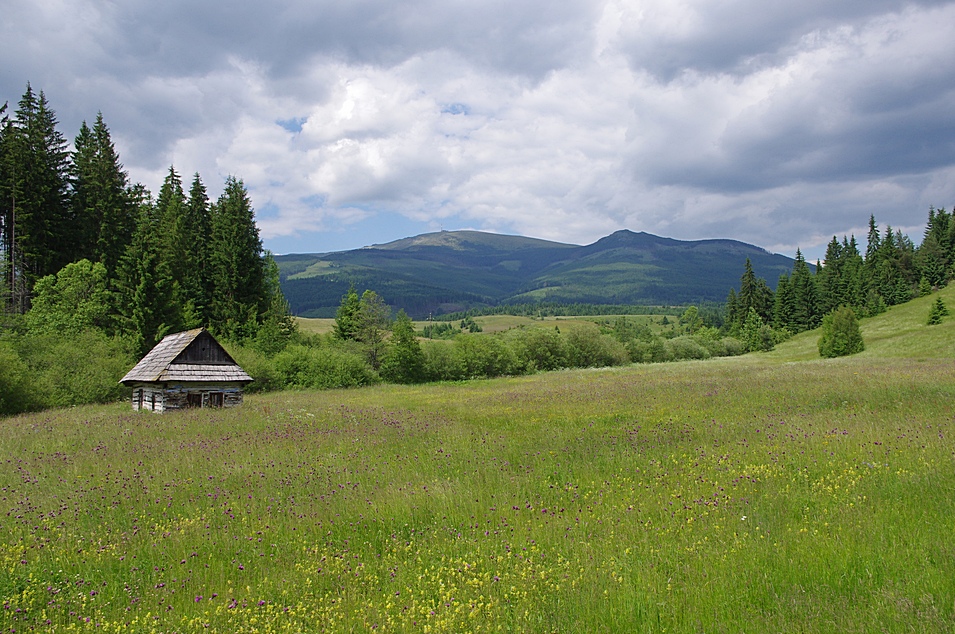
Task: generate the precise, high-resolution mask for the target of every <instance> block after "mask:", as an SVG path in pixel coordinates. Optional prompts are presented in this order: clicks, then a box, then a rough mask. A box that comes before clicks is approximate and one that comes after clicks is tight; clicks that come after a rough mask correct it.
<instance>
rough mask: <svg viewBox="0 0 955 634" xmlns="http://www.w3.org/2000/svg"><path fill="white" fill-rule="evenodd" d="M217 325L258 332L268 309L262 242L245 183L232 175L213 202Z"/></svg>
mask: <svg viewBox="0 0 955 634" xmlns="http://www.w3.org/2000/svg"><path fill="white" fill-rule="evenodd" d="M211 217H212V245H211V247H212V248H211V254H210V261H211V265H212V266H211V269H212V271H211V273H212V275H211V279H212V284H213V288H214V295H213V300H212V306H211V308H212V316H213V324H212V326H213V328H215V329H217V330H218V331H219V332H220V333H221V334H223V335H224V336H226V337H229V338H232V339H237V340H241V339H245V338H248V337H251V336H254V334H255V332H256V330H257V328H258V324H259V320H260V318H261V316H262V315H264V314H265V312H266V311H267V310H268V304H269V301H270V298H269V297H267V294H266V292H265V291H266V289H265V271H264V262H263V259H262V241H261V239H260V238H259V229H258V227H256V225H255V213H254V211H253V209H252V203H251V201H250V200H249V196H248V193H247V192H246V189H245V185H244V184H243V183H242V181H241V180H238V179H236V178H235V177H234V176H229V177H228V178H227V179H226V185H225V190H224V191H223V192H222V195H221V196H220V197H219V199H218V201H216V203H215V205H213V207H212V210H211Z"/></svg>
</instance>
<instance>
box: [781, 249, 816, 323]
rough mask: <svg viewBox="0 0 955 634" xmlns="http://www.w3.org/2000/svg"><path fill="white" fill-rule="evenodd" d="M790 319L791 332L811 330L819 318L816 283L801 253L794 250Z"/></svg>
mask: <svg viewBox="0 0 955 634" xmlns="http://www.w3.org/2000/svg"><path fill="white" fill-rule="evenodd" d="M790 288H791V290H792V305H793V310H792V319H791V320H790V322H789V325H790V327H791V328H790V329H791V330H792V331H793V332H803V331H804V330H812V329H813V328H815V327H816V326H818V325H819V321H820V316H819V311H818V307H817V300H816V281H815V280H814V279H813V276H812V272H811V271H810V270H809V265H808V264H806V260H805V258H803V255H802V252H801V251H800V250H799V249H796V261H795V263H794V264H793V273H792V278H791V279H790Z"/></svg>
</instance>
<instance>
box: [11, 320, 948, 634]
mask: <svg viewBox="0 0 955 634" xmlns="http://www.w3.org/2000/svg"><path fill="white" fill-rule="evenodd" d="M917 312H918V311H913V313H912V316H913V318H914V317H915V316H916V313H917ZM892 314H893V313H890V315H889V316H887V317H886V319H889V318H891V317H892ZM925 314H926V315H927V308H926V311H925ZM876 319H881V318H876ZM878 325H879V322H878V321H876V320H866V321H864V322H863V333H864V335H865V334H866V332H867V331H866V329H867V328H868V329H870V330H869V331H868V337H867V340H866V343H867V346H868V348H867V351H866V352H865V353H863V354H861V355H856V356H854V357H849V358H843V359H838V360H833V361H821V360H812V361H804V362H800V363H792V362H790V361H789V359H791V358H793V357H799V356H800V355H801V354H802V352H801V351H800V350H801V348H800V346H803V345H804V344H802V343H800V340H799V338H798V337H797V338H795V339H794V340H793V341H791V342H787V343H786V344H783V345H781V346H779V348H778V349H777V351H776V352H774V353H770V354H761V355H748V356H747V357H740V358H731V359H721V360H711V361H705V362H685V363H674V364H665V365H653V366H633V367H628V368H616V369H613V370H587V371H562V372H552V373H546V374H540V375H536V376H533V377H523V378H511V379H498V380H492V381H473V382H466V383H456V384H444V385H428V386H413V387H400V386H381V385H380V386H375V387H371V388H363V389H361V390H348V391H325V392H294V393H275V394H268V395H253V396H250V397H248V398H247V400H246V404H245V405H244V406H243V407H242V408H240V409H236V410H228V411H227V410H220V411H210V410H204V411H190V412H185V413H179V414H174V415H164V416H155V415H150V414H143V415H137V414H134V413H132V412H128V411H126V409H125V407H121V406H111V407H83V408H76V409H72V410H60V411H50V412H44V413H41V414H37V415H31V416H20V417H15V418H9V419H5V420H3V421H2V424H3V426H4V432H5V433H4V434H3V435H2V436H0V460H2V463H3V466H4V469H3V470H2V471H0V601H2V603H3V605H2V608H3V609H2V610H0V629H3V630H4V631H10V630H14V629H15V630H17V631H30V630H31V629H32V630H34V631H54V632H69V631H86V630H89V631H103V632H119V631H129V632H150V631H156V632H172V631H180V632H182V631H210V632H253V631H257V632H284V631H288V632H302V631H367V630H372V629H374V630H376V631H377V630H380V631H402V632H405V631H407V632H415V631H421V632H463V631H533V632H553V631H557V632H594V631H608V632H609V631H627V632H631V631H632V632H661V631H678V632H697V631H705V632H767V631H785V632H872V631H887V632H910V631H922V632H932V631H951V630H952V629H953V628H955V550H953V545H952V544H953V541H952V535H953V532H952V526H953V525H952V518H953V517H955V496H953V492H955V420H953V419H955V416H953V410H952V403H953V402H955V364H953V362H952V359H951V358H950V357H949V356H948V355H947V353H946V352H945V350H947V349H948V348H947V347H946V346H950V344H951V341H952V339H951V337H952V333H951V330H946V328H950V327H951V326H949V325H946V324H943V325H942V326H933V327H925V328H923V329H916V328H914V326H913V329H912V332H910V333H909V334H908V335H907V336H906V337H903V338H901V339H900V338H898V337H895V339H896V341H895V343H894V344H891V347H892V349H897V348H898V347H899V346H904V345H909V346H912V348H911V349H924V350H927V351H931V350H935V351H936V352H935V354H931V355H930V354H926V355H924V356H915V357H909V358H906V357H901V356H894V357H893V356H891V355H889V354H883V355H879V354H878V350H879V344H878V341H877V339H878V337H877V336H876V334H875V333H876V332H877V328H878ZM870 338H871V339H872V340H873V341H870ZM887 338H888V335H887ZM919 338H926V339H931V338H934V339H935V340H936V341H935V345H934V346H929V345H927V344H924V343H915V342H913V341H912V340H913V339H919ZM903 340H904V341H903ZM905 342H908V343H905ZM813 343H814V342H813ZM886 345H890V344H886ZM787 346H788V352H787ZM787 355H789V356H788V357H787Z"/></svg>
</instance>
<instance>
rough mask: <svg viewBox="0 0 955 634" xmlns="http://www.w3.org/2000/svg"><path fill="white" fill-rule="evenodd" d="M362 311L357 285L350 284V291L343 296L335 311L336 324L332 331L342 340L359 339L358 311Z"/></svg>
mask: <svg viewBox="0 0 955 634" xmlns="http://www.w3.org/2000/svg"><path fill="white" fill-rule="evenodd" d="M359 311H361V298H360V297H358V291H356V290H355V285H354V284H350V285H349V286H348V292H346V293H345V294H344V295H343V296H342V301H341V303H340V304H339V306H338V310H337V311H335V325H334V326H333V327H332V333H333V334H334V335H335V337H337V338H338V339H341V340H342V341H348V340H353V341H357V340H358V327H359V323H358V313H359Z"/></svg>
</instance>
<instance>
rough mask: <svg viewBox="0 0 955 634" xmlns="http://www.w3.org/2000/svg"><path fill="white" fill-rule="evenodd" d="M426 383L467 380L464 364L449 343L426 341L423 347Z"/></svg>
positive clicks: (452, 345)
mask: <svg viewBox="0 0 955 634" xmlns="http://www.w3.org/2000/svg"><path fill="white" fill-rule="evenodd" d="M421 354H422V356H423V357H424V376H425V380H426V381H460V380H461V379H464V378H465V370H464V363H463V359H462V358H461V356H459V355H458V354H455V351H454V344H453V343H451V342H449V341H425V342H422V345H421Z"/></svg>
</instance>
